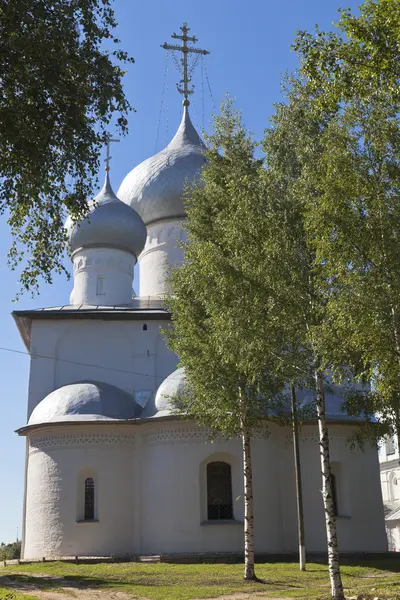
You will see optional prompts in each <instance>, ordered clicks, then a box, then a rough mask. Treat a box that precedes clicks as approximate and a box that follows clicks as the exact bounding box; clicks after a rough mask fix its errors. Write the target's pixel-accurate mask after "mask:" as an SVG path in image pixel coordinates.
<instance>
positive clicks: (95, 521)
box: [76, 519, 99, 523]
mask: <svg viewBox="0 0 400 600" xmlns="http://www.w3.org/2000/svg"><path fill="white" fill-rule="evenodd" d="M98 522H99V520H98V519H79V520H78V521H76V523H98Z"/></svg>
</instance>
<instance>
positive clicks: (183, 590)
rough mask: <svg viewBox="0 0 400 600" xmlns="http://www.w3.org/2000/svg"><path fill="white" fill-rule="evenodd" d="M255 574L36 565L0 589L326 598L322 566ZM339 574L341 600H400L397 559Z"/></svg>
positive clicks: (271, 566) (12, 571)
mask: <svg viewBox="0 0 400 600" xmlns="http://www.w3.org/2000/svg"><path fill="white" fill-rule="evenodd" d="M2 571H3V573H4V574H3V573H2ZM256 572H257V576H258V577H259V578H260V579H262V580H263V581H264V583H245V582H244V581H243V579H242V577H243V567H242V565H240V564H194V565H187V564H183V565H182V564H166V563H156V564H144V563H100V564H83V565H76V564H70V563H60V562H54V563H35V564H31V565H16V566H11V567H6V568H0V586H1V585H3V586H6V583H3V582H2V580H4V578H5V577H7V578H8V579H11V578H12V579H13V580H14V585H15V586H16V587H17V588H18V589H22V590H25V589H26V590H27V591H29V590H30V589H31V587H32V585H35V586H37V587H38V588H42V589H46V588H47V589H49V587H50V588H52V589H53V590H54V589H58V590H60V591H62V589H63V588H64V587H75V586H76V587H81V588H86V589H94V590H99V589H102V590H110V591H111V590H118V591H121V592H126V593H128V594H131V595H132V596H134V597H137V598H141V599H148V600H190V599H193V598H212V597H217V596H221V595H227V594H233V593H237V592H263V597H265V598H268V597H281V598H307V599H310V600H317V599H321V598H328V597H329V590H330V587H329V576H328V569H327V566H326V565H324V564H317V563H314V564H309V565H307V571H306V572H305V573H301V572H300V571H299V570H298V566H297V563H266V564H258V565H257V568H256ZM30 573H32V575H34V574H35V575H36V576H35V577H33V576H30V575H29V574H30ZM38 575H40V576H38ZM342 575H343V583H344V586H345V588H346V590H345V591H346V596H358V595H360V594H361V597H367V598H371V599H372V598H376V597H378V598H382V599H389V598H390V599H397V600H400V557H399V558H397V557H396V556H394V557H391V558H385V559H378V560H363V561H361V560H360V561H357V562H354V563H352V564H350V563H349V564H344V565H343V566H342ZM41 576H42V577H41ZM49 576H50V577H51V578H52V579H50V580H49V579H48V577H49ZM0 589H2V588H0ZM33 592H34V590H33ZM78 597H79V594H78ZM5 598H7V596H5ZM11 598H12V600H14V598H13V597H11ZM0 600H3V597H2V596H1V593H0ZM7 600H8V599H7ZM15 600H20V597H19V596H16V597H15ZM21 600H26V599H24V598H23V597H21Z"/></svg>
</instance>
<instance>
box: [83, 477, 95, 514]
mask: <svg viewBox="0 0 400 600" xmlns="http://www.w3.org/2000/svg"><path fill="white" fill-rule="evenodd" d="M83 518H84V520H85V521H93V519H94V480H93V479H92V477H88V478H87V479H86V480H85V511H84V517H83Z"/></svg>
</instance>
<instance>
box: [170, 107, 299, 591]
mask: <svg viewBox="0 0 400 600" xmlns="http://www.w3.org/2000/svg"><path fill="white" fill-rule="evenodd" d="M206 141H207V143H208V145H209V150H208V152H207V164H206V167H205V168H204V170H203V173H202V177H201V183H200V185H198V186H196V187H194V188H192V189H191V190H190V191H189V193H188V198H187V222H186V225H185V227H186V230H187V234H188V241H187V242H184V243H183V244H182V245H183V249H184V262H183V265H182V266H181V267H179V268H175V269H173V270H172V273H171V279H170V285H171V297H170V298H169V300H168V301H167V304H168V306H169V309H170V310H171V312H172V317H173V327H172V329H171V330H170V331H169V332H167V333H166V335H167V341H168V344H169V347H170V348H171V349H172V350H173V351H174V352H176V353H177V354H178V355H179V358H180V364H181V365H183V366H184V367H185V370H186V375H187V379H188V382H189V386H190V390H191V391H190V393H189V394H188V395H185V397H184V398H180V399H176V402H177V405H178V406H179V407H180V409H181V410H182V411H183V413H184V414H185V415H186V416H187V417H188V418H191V419H193V420H194V421H196V422H198V423H202V424H204V425H207V426H209V427H210V428H211V429H212V430H213V431H214V432H219V434H221V435H222V436H225V437H228V438H232V437H237V438H239V439H240V440H241V445H242V454H243V481H244V554H245V567H244V579H245V580H254V579H255V578H256V575H255V569H254V541H253V534H254V515H253V487H252V465H251V437H252V434H253V432H254V430H255V428H259V427H262V428H263V429H264V430H265V428H266V417H267V416H268V414H270V415H271V413H272V411H276V410H277V409H278V408H279V406H280V405H281V402H282V401H283V398H284V390H285V379H286V378H287V374H285V372H284V369H283V367H282V365H283V359H282V357H281V355H283V350H284V346H285V344H284V340H285V332H284V328H283V326H282V324H283V323H284V322H285V320H284V313H285V310H284V308H282V307H280V306H279V304H278V303H277V297H276V295H275V293H274V292H273V290H274V286H273V273H274V270H273V267H274V262H276V261H275V256H274V257H272V255H271V254H269V252H268V251H267V246H268V240H265V241H263V243H262V244H261V245H260V236H259V232H260V231H267V230H268V221H269V218H270V216H271V211H270V208H271V206H270V196H269V192H268V187H267V185H266V183H265V180H264V179H263V178H262V177H261V176H260V172H261V170H262V169H261V166H262V165H261V161H260V160H257V159H256V158H255V157H254V149H255V144H254V142H253V141H252V139H251V137H250V136H249V134H248V133H247V132H246V130H245V128H244V126H243V124H242V121H241V117H240V115H239V114H238V113H237V112H236V111H235V110H234V109H233V107H232V105H231V103H230V102H227V103H226V104H225V105H224V106H223V107H222V112H221V115H220V116H219V117H217V118H216V120H215V131H214V134H213V135H212V136H211V137H209V138H208V139H207V140H206ZM273 226H275V225H273ZM257 257H258V258H259V262H257V268H256V269H255V258H257ZM260 273H263V280H262V282H261V280H260ZM268 281H269V289H270V293H269V294H268V293H266V290H267V288H268V286H267V282H268ZM286 347H288V344H286Z"/></svg>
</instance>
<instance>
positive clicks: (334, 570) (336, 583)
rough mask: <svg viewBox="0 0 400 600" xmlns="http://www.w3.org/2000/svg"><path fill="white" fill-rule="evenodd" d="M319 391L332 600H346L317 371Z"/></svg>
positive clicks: (321, 384) (321, 380)
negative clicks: (341, 573)
mask: <svg viewBox="0 0 400 600" xmlns="http://www.w3.org/2000/svg"><path fill="white" fill-rule="evenodd" d="M315 383H316V391H317V416H318V430H319V454H320V458H321V473H322V498H323V502H324V511H325V525H326V537H327V541H328V569H329V577H330V581H331V590H332V598H333V599H334V600H344V592H343V584H342V578H341V575H340V566H339V547H338V540H337V533H336V515H335V506H334V502H333V491H332V478H331V462H330V456H329V436H328V427H327V424H326V416H325V388H324V376H323V373H322V372H321V371H320V370H319V369H318V368H316V369H315Z"/></svg>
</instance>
